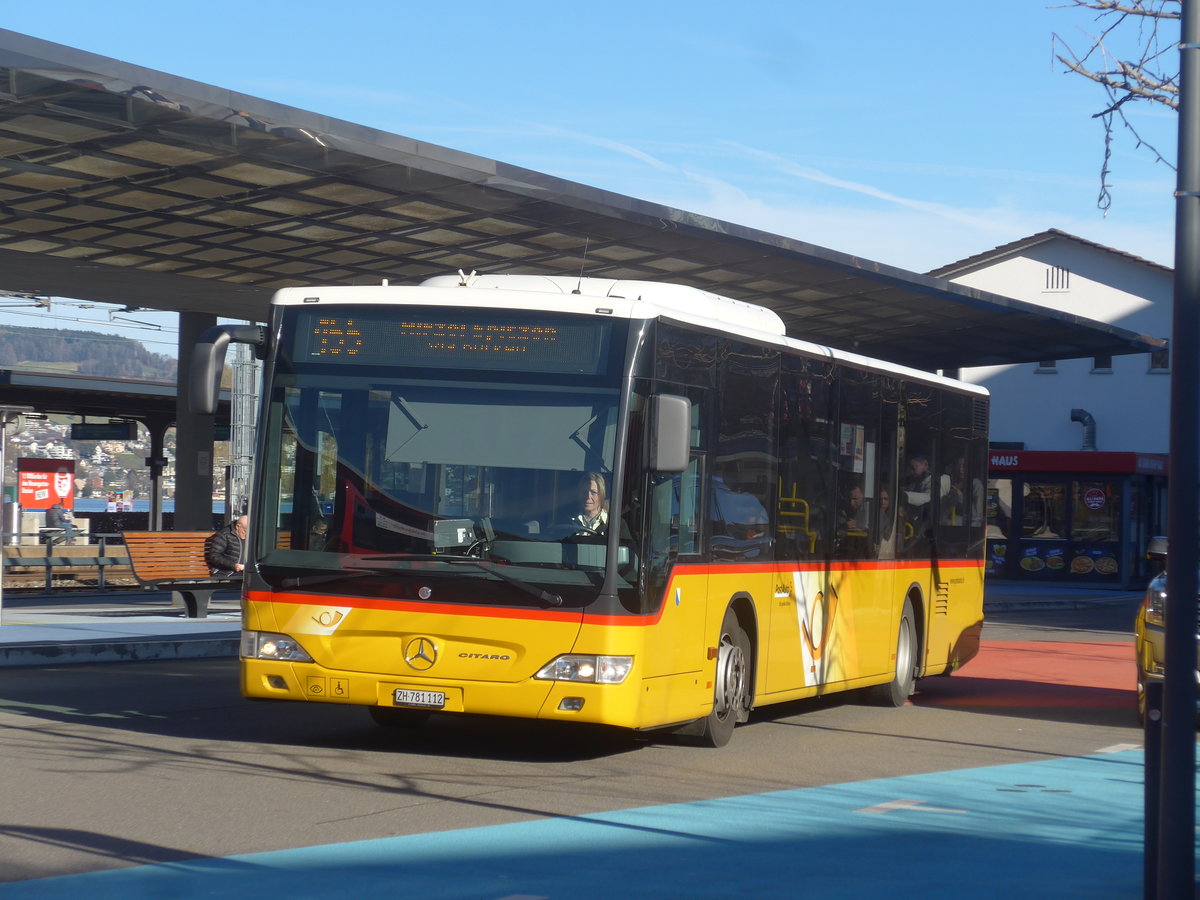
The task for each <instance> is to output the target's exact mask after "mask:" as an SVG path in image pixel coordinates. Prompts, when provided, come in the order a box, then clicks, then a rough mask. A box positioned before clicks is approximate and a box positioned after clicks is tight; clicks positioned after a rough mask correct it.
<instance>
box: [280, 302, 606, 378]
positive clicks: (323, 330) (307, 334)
mask: <svg viewBox="0 0 1200 900" xmlns="http://www.w3.org/2000/svg"><path fill="white" fill-rule="evenodd" d="M297 326H298V327H297V337H298V338H299V340H298V342H297V343H298V345H299V346H300V348H302V349H301V353H300V354H298V359H297V362H300V361H305V362H330V363H338V364H348V365H375V366H378V365H389V366H432V367H436V368H462V369H498V370H507V371H515V370H520V371H527V372H546V373H557V374H564V375H566V374H581V375H599V374H603V373H604V370H605V368H606V363H607V361H608V349H609V340H610V336H611V331H612V326H611V323H609V322H606V321H603V320H600V321H596V320H588V321H580V320H578V319H571V318H568V317H565V316H557V315H548V314H544V313H522V312H520V311H512V310H506V311H505V312H504V313H503V314H502V315H497V314H495V313H493V312H492V311H491V310H432V309H428V308H423V309H412V308H403V307H390V308H388V307H384V308H379V307H370V308H363V307H358V308H356V309H355V310H354V312H353V313H352V314H351V313H349V312H346V313H342V311H341V310H338V311H337V312H336V313H334V314H331V313H330V311H318V310H305V311H304V312H303V313H301V314H300V321H299V322H298V323H297Z"/></svg>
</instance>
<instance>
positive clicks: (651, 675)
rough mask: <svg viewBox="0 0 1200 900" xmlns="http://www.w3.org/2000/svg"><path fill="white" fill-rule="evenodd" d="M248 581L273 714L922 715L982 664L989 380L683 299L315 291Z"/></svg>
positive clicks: (267, 446) (253, 677) (726, 727)
mask: <svg viewBox="0 0 1200 900" xmlns="http://www.w3.org/2000/svg"><path fill="white" fill-rule="evenodd" d="M230 341H242V342H250V343H255V344H257V345H258V350H259V353H260V354H261V355H263V356H264V358H265V359H266V360H267V362H266V366H265V373H264V390H263V394H264V396H263V403H262V410H261V416H260V422H259V426H260V427H259V438H258V439H259V449H258V454H257V460H256V474H255V488H254V495H253V501H252V508H251V516H250V518H251V534H250V537H249V539H248V541H247V547H248V561H247V569H246V577H245V581H244V596H243V629H244V631H243V635H242V643H241V678H242V690H243V692H244V694H245V695H246V696H248V697H254V698H260V699H277V700H292V701H307V702H314V701H315V702H322V703H348V704H357V705H360V706H364V707H367V708H368V709H369V710H370V712H371V715H372V716H373V717H374V719H375V720H376V721H377V722H379V723H380V724H384V725H401V726H404V725H413V724H417V723H419V722H421V721H423V720H424V719H425V718H426V717H428V716H429V715H430V713H432V712H437V713H473V714H488V715H496V716H509V717H524V718H534V719H546V720H555V721H561V722H588V723H601V724H605V725H612V726H618V727H621V728H626V729H637V730H650V729H669V730H673V731H675V732H677V733H679V734H682V735H685V736H688V737H689V738H690V739H692V740H694V741H696V742H699V743H701V744H704V745H709V746H722V745H724V744H725V743H726V742H728V740H729V739H730V736H731V734H732V732H733V729H734V726H735V725H736V724H737V723H739V722H744V721H746V719H747V716H748V714H749V712H750V710H751V709H752V708H755V707H760V706H766V705H768V704H772V703H779V702H783V701H790V700H796V699H799V698H805V697H815V696H820V695H823V694H826V693H830V692H834V691H845V690H861V691H862V693H863V694H864V695H866V696H868V697H870V698H873V699H874V700H876V701H879V702H882V703H885V704H894V705H901V704H903V703H904V702H905V701H906V698H907V697H908V696H909V695H910V694H911V693H912V692H913V690H914V684H915V680H916V679H917V678H920V677H923V676H926V675H935V674H940V673H948V672H950V671H951V670H953V669H955V668H957V667H958V666H960V665H962V664H963V663H965V662H966V661H967V660H969V659H970V658H971V657H972V656H974V655H975V653H976V651H977V649H978V643H979V635H980V630H981V628H982V620H983V601H982V597H983V556H982V548H983V536H984V507H983V504H984V490H983V485H984V484H985V481H986V477H987V475H986V462H987V460H986V446H987V439H986V434H987V394H986V392H985V391H983V390H982V389H980V388H977V387H974V386H971V385H967V384H962V383H959V382H957V381H953V380H950V379H946V378H942V377H939V376H937V375H932V374H929V373H925V372H918V371H914V370H911V369H905V368H901V367H897V366H894V365H890V364H888V363H886V362H882V361H879V360H872V359H867V358H864V357H859V356H855V355H852V354H848V353H844V352H838V351H834V350H830V349H828V348H825V347H821V346H817V345H815V344H811V343H806V342H804V341H801V340H798V339H796V338H794V337H789V336H787V335H785V333H784V327H783V323H782V321H781V320H780V319H779V317H778V316H777V315H776V314H775V313H773V312H771V311H770V310H767V309H765V308H762V307H759V306H754V305H751V304H748V303H743V302H740V301H736V300H732V299H729V298H726V297H721V296H718V295H715V294H711V293H707V292H704V291H701V290H698V289H695V288H691V287H684V286H680V285H672V284H658V283H651V282H636V281H613V280H605V279H595V278H566V277H551V276H547V277H540V276H518V275H513V276H503V275H501V276H479V277H476V276H474V274H472V275H471V276H462V275H461V273H460V276H459V277H453V276H451V277H446V278H435V279H431V280H429V281H426V282H424V283H423V284H421V285H417V286H407V287H401V286H387V285H381V286H370V287H345V286H341V287H313V288H287V289H284V290H281V291H279V292H278V293H277V294H276V295H275V297H274V300H273V320H272V322H271V324H270V327H269V328H256V327H255V328H251V327H246V326H241V327H238V326H218V327H217V328H215V329H213V330H211V331H210V332H209V333H208V334H206V335H205V336H204V338H203V339H202V341H201V343H200V344H199V345H198V347H197V348H196V356H195V360H194V366H195V377H194V383H195V384H196V385H197V386H198V388H197V390H196V392H195V394H194V396H193V399H192V402H193V407H194V408H197V409H199V410H201V411H204V410H206V409H208V410H211V408H212V404H213V403H214V402H215V397H214V396H213V393H214V389H213V385H214V383H215V381H214V374H215V373H216V372H218V371H219V366H220V360H221V358H222V357H223V355H224V350H225V347H226V345H227V344H228V343H229V342H230Z"/></svg>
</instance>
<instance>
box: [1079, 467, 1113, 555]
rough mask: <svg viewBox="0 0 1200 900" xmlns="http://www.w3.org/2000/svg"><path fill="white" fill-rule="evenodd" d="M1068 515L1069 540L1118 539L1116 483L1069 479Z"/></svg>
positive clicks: (1107, 540) (1108, 540)
mask: <svg viewBox="0 0 1200 900" xmlns="http://www.w3.org/2000/svg"><path fill="white" fill-rule="evenodd" d="M1071 514H1072V516H1071V540H1073V541H1079V542H1081V543H1088V544H1100V543H1112V542H1115V541H1119V540H1120V539H1121V531H1120V518H1121V497H1120V493H1119V491H1118V488H1117V484H1116V482H1113V481H1074V482H1072V483H1071Z"/></svg>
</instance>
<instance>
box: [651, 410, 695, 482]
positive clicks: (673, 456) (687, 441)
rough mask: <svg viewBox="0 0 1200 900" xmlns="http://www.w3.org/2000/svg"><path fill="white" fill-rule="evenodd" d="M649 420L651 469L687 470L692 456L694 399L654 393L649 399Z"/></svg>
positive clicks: (659, 470) (657, 470)
mask: <svg viewBox="0 0 1200 900" xmlns="http://www.w3.org/2000/svg"><path fill="white" fill-rule="evenodd" d="M650 421H651V423H652V425H651V428H652V431H651V432H650V471H652V472H683V471H685V470H686V469H687V467H688V462H689V461H690V459H689V458H690V456H691V452H690V451H691V443H692V442H691V432H692V404H691V401H689V400H688V398H687V397H680V396H677V395H675V394H655V395H654V396H653V397H651V398H650Z"/></svg>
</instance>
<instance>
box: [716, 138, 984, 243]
mask: <svg viewBox="0 0 1200 900" xmlns="http://www.w3.org/2000/svg"><path fill="white" fill-rule="evenodd" d="M724 143H726V144H728V145H729V146H731V147H735V148H737V149H739V150H741V151H742V152H743V153H744V154H746V155H747V156H750V157H752V158H754V159H758V160H761V161H763V162H766V163H769V164H771V165H772V166H773V167H774V168H775V169H776V170H778V171H779V172H782V173H784V174H786V175H791V176H793V177H795V178H801V179H804V180H805V181H811V182H813V183H815V184H822V185H825V186H826V187H833V188H838V189H839V190H843V191H847V192H850V193H854V194H860V195H862V196H865V197H871V198H873V199H875V200H882V201H883V202H885V203H890V204H892V205H894V206H901V207H904V208H906V209H912V210H916V211H917V212H922V213H926V214H928V215H933V216H938V217H940V218H943V219H947V220H949V221H951V222H958V223H959V224H962V225H968V226H970V227H971V228H977V229H979V230H981V231H994V230H996V229H995V223H994V222H992V221H990V220H988V219H982V218H979V217H977V216H974V215H971V214H970V213H966V212H963V211H962V210H960V209H955V208H954V207H951V206H946V205H944V204H941V203H931V202H929V201H928V200H914V199H912V198H911V197H901V196H900V195H899V194H893V193H891V192H889V191H885V190H882V189H880V188H877V187H874V186H873V185H869V184H863V183H862V182H858V181H848V180H846V179H844V178H838V177H836V176H834V175H830V174H829V173H828V172H822V171H820V170H819V169H812V168H809V167H807V166H801V165H798V164H796V163H794V162H792V161H791V160H789V159H785V158H784V157H782V156H779V155H777V154H774V153H768V152H766V151H765V150H756V149H755V148H753V147H747V146H745V145H744V144H739V143H737V142H736V141H726V142H724Z"/></svg>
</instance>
